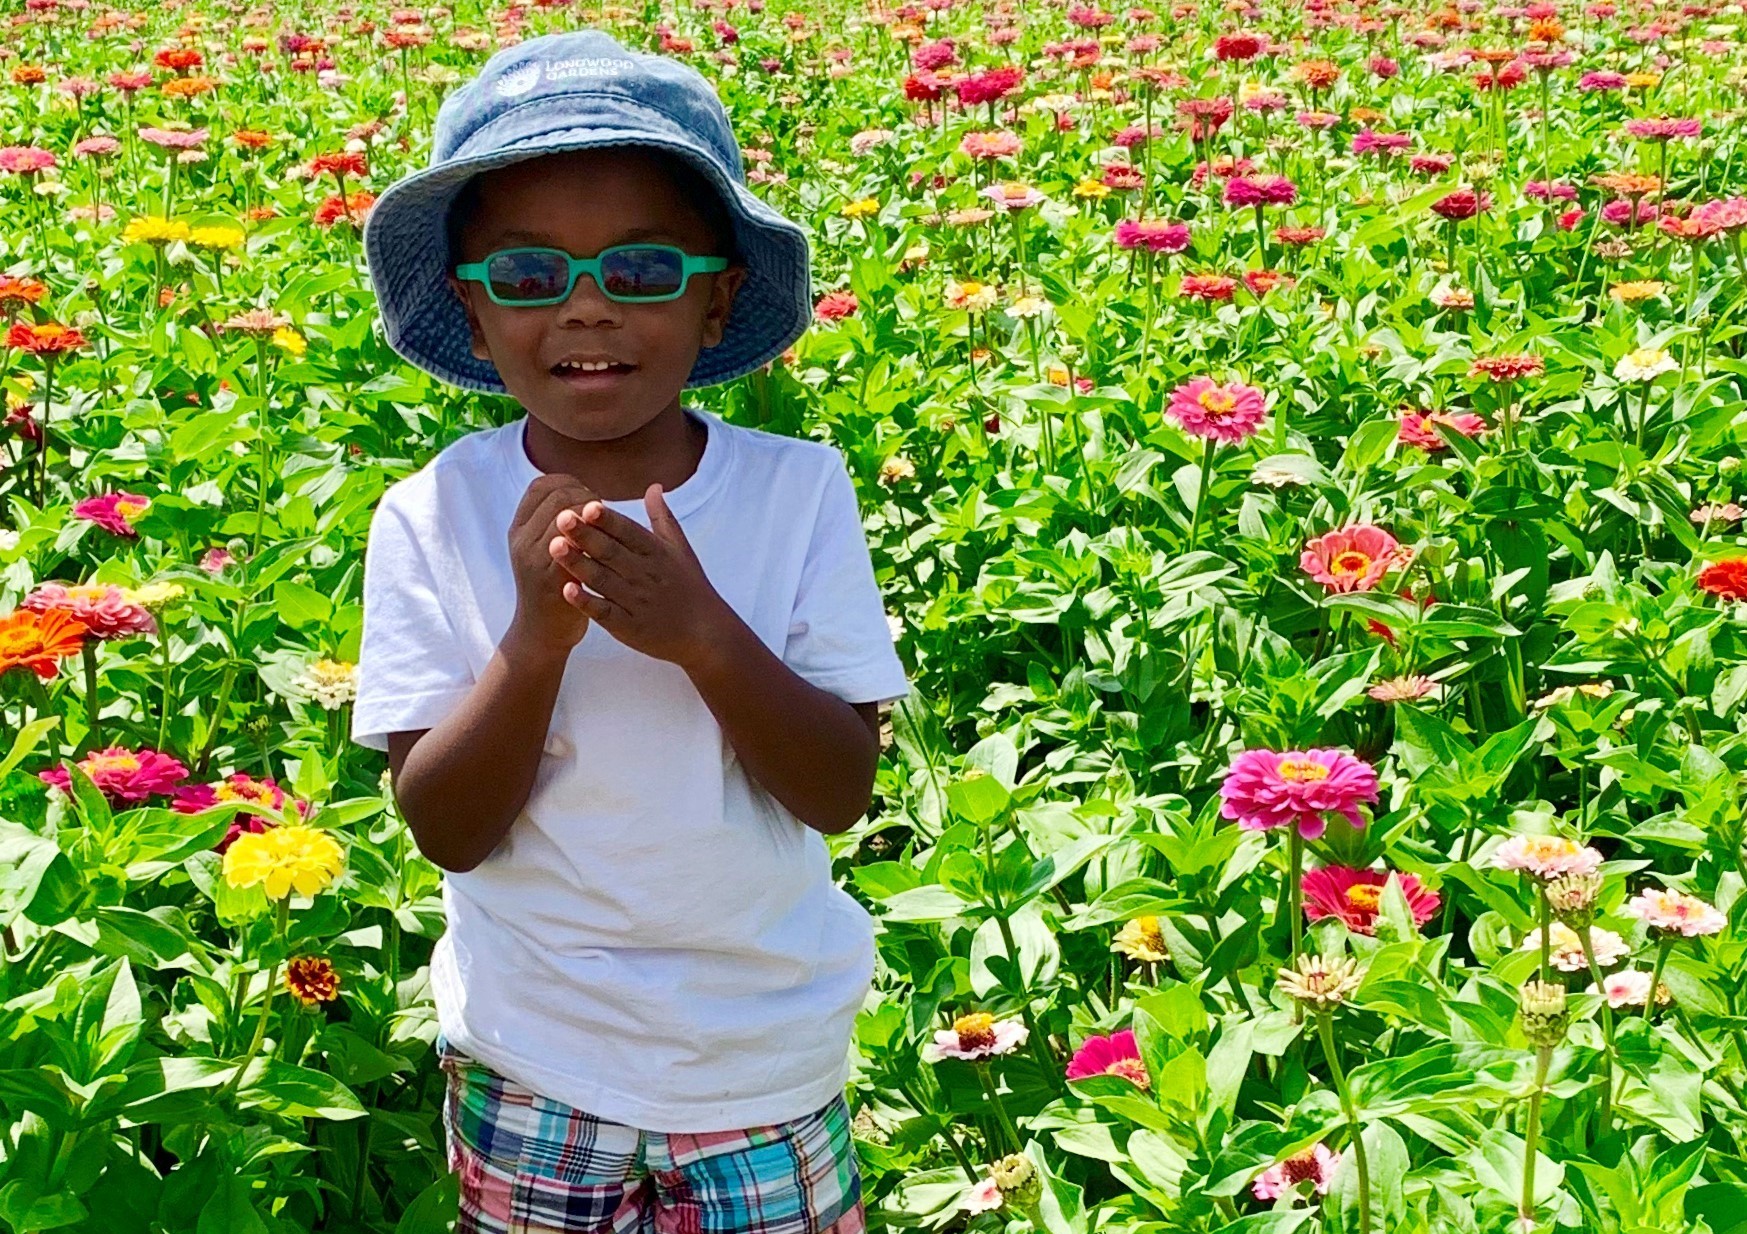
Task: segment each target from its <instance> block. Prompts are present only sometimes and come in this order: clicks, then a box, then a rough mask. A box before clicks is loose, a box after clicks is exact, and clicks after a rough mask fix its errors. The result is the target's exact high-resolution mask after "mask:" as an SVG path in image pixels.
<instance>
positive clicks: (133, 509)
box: [73, 493, 152, 538]
mask: <svg viewBox="0 0 1747 1234" xmlns="http://www.w3.org/2000/svg"><path fill="white" fill-rule="evenodd" d="M151 504H152V500H151V498H149V497H142V496H140V495H139V494H138V493H108V494H105V495H104V496H101V497H87V498H85V500H83V501H81V502H80V503H79V504H78V505H76V506H74V507H73V517H74V518H82V519H85V520H87V521H89V522H93V523H96V524H97V525H98V526H99V527H101V528H103V530H105V531H108V532H113V533H114V534H115V535H118V536H127V537H130V538H131V537H133V536H136V535H138V534H139V533H138V532H136V531H135V530H134V529H133V520H134V519H136V518H138V517H139V516H140V515H142V514H144V513H145V512H146V511H147V510H148V509H150V508H151Z"/></svg>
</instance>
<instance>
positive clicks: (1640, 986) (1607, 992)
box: [1585, 968, 1674, 1011]
mask: <svg viewBox="0 0 1747 1234" xmlns="http://www.w3.org/2000/svg"><path fill="white" fill-rule="evenodd" d="M1585 992H1586V993H1589V994H1601V995H1604V996H1606V998H1607V1005H1608V1006H1610V1007H1612V1008H1614V1009H1615V1010H1616V1011H1617V1010H1619V1009H1620V1008H1621V1007H1642V1006H1643V1005H1644V1000H1645V999H1646V998H1648V997H1649V995H1650V974H1649V973H1647V972H1645V971H1644V970H1643V969H1641V968H1624V969H1621V970H1620V971H1619V972H1617V973H1609V974H1608V975H1607V976H1605V977H1603V978H1602V979H1601V988H1599V989H1597V988H1596V984H1595V982H1593V981H1592V982H1590V983H1589V988H1588V989H1587V991H1585ZM1673 1001H1674V992H1673V991H1672V990H1670V989H1669V988H1668V983H1667V982H1663V981H1658V982H1657V983H1656V1005H1657V1006H1658V1007H1666V1006H1668V1004H1670V1003H1672V1002H1673Z"/></svg>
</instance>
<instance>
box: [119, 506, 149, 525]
mask: <svg viewBox="0 0 1747 1234" xmlns="http://www.w3.org/2000/svg"><path fill="white" fill-rule="evenodd" d="M151 504H152V503H151V502H149V501H118V502H116V503H115V512H116V513H117V514H119V515H120V516H121V517H122V518H124V519H126V520H127V521H128V522H130V523H131V522H132V521H133V520H134V519H136V518H138V517H139V516H140V515H142V514H144V513H145V512H146V510H147V509H149V508H150V507H151Z"/></svg>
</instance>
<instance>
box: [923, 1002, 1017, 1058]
mask: <svg viewBox="0 0 1747 1234" xmlns="http://www.w3.org/2000/svg"><path fill="white" fill-rule="evenodd" d="M1030 1033H1031V1030H1030V1029H1028V1028H1027V1027H1026V1026H1025V1024H1024V1022H1023V1021H1021V1020H997V1019H996V1018H995V1017H994V1016H992V1015H990V1014H989V1013H988V1012H986V1011H974V1012H971V1013H970V1014H969V1015H961V1016H959V1017H958V1019H956V1020H954V1021H953V1022H952V1027H951V1028H943V1029H940V1030H938V1031H937V1032H936V1033H935V1034H934V1040H933V1041H930V1042H929V1043H928V1044H926V1045H924V1046H923V1047H922V1059H923V1061H924V1062H930V1063H937V1062H939V1061H940V1060H941V1059H943V1058H964V1059H972V1060H975V1059H979V1058H988V1057H990V1056H992V1055H996V1054H1010V1053H1012V1052H1013V1051H1014V1050H1015V1049H1017V1048H1018V1047H1020V1046H1022V1045H1024V1044H1025V1039H1026V1037H1028V1036H1029V1035H1030Z"/></svg>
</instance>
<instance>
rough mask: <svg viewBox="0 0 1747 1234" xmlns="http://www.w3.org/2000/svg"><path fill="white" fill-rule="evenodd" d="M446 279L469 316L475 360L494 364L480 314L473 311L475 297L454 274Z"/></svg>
mask: <svg viewBox="0 0 1747 1234" xmlns="http://www.w3.org/2000/svg"><path fill="white" fill-rule="evenodd" d="M446 277H447V278H448V281H449V290H450V291H452V292H454V293H455V298H456V299H457V300H459V301H461V310H462V311H463V312H464V313H466V314H467V328H468V330H470V331H471V332H472V334H473V339H472V344H471V350H472V352H473V358H474V359H475V360H484V361H485V362H486V363H487V364H490V363H491V362H492V361H491V352H490V350H489V349H488V348H487V347H486V345H485V331H484V330H482V329H481V328H480V325H479V314H478V313H476V312H475V311H474V309H473V297H472V296H471V295H469V294H468V291H467V284H466V283H463V282H462V281H461V280H460V279H458V278H456V277H455V276H454V275H453V274H450V275H447V276H446Z"/></svg>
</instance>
